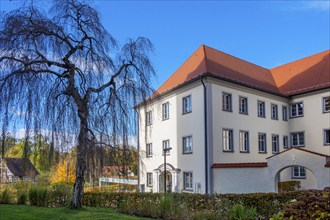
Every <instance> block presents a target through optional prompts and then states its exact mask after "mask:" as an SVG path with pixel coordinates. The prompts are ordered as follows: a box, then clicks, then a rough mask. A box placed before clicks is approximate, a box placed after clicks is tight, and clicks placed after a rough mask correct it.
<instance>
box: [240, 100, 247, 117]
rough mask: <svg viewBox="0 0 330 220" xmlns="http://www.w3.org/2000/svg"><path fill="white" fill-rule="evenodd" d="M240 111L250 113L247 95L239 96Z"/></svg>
mask: <svg viewBox="0 0 330 220" xmlns="http://www.w3.org/2000/svg"><path fill="white" fill-rule="evenodd" d="M239 113H241V114H246V115H247V114H248V99H247V98H246V97H241V96H240V97H239Z"/></svg>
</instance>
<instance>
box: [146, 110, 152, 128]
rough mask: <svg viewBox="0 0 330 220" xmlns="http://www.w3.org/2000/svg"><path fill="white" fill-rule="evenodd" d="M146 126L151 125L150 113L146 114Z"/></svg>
mask: <svg viewBox="0 0 330 220" xmlns="http://www.w3.org/2000/svg"><path fill="white" fill-rule="evenodd" d="M146 125H152V111H148V112H147V113H146Z"/></svg>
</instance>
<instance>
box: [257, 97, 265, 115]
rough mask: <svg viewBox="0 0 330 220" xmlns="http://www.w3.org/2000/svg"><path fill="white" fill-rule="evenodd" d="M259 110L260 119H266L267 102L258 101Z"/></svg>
mask: <svg viewBox="0 0 330 220" xmlns="http://www.w3.org/2000/svg"><path fill="white" fill-rule="evenodd" d="M257 108H258V117H261V118H266V104H265V102H264V101H260V100H258V102H257Z"/></svg>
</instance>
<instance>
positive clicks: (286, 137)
mask: <svg viewBox="0 0 330 220" xmlns="http://www.w3.org/2000/svg"><path fill="white" fill-rule="evenodd" d="M288 147H289V138H288V136H286V135H285V136H283V148H288Z"/></svg>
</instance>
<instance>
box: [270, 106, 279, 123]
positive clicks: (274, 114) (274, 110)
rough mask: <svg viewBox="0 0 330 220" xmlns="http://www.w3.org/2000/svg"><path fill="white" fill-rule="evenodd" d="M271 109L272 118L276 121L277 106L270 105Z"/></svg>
mask: <svg viewBox="0 0 330 220" xmlns="http://www.w3.org/2000/svg"><path fill="white" fill-rule="evenodd" d="M270 109H271V111H272V112H271V118H272V119H274V120H277V119H278V109H277V105H275V104H271V105H270Z"/></svg>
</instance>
